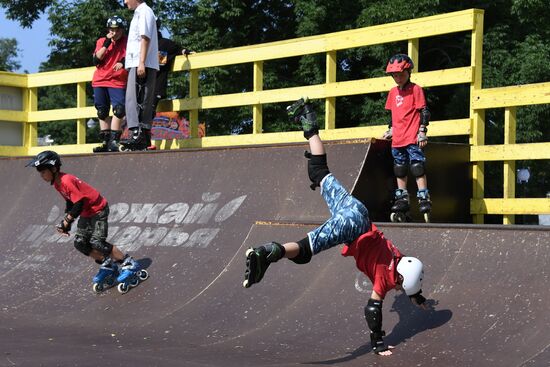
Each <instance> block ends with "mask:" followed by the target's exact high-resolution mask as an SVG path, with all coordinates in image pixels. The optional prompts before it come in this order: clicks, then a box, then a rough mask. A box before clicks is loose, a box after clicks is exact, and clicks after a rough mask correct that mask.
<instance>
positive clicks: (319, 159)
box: [304, 152, 330, 190]
mask: <svg viewBox="0 0 550 367" xmlns="http://www.w3.org/2000/svg"><path fill="white" fill-rule="evenodd" d="M304 155H305V157H306V158H308V162H307V174H308V176H309V179H310V180H311V182H312V183H311V185H310V187H311V189H312V190H315V188H316V187H319V186H320V185H321V181H322V180H323V178H325V176H326V175H328V174H329V173H330V171H329V169H328V165H327V155H326V154H321V155H314V154H311V153H310V152H305V154H304Z"/></svg>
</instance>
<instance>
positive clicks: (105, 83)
mask: <svg viewBox="0 0 550 367" xmlns="http://www.w3.org/2000/svg"><path fill="white" fill-rule="evenodd" d="M105 39H106V38H105V37H101V38H100V39H98V40H97V41H96V44H95V51H94V54H95V53H96V52H97V51H98V50H99V49H100V48H101V47H103V42H105ZM126 42H127V38H126V36H122V37H121V38H120V39H119V40H118V41H113V42H111V44H110V45H109V48H107V50H106V51H105V54H104V55H103V59H102V60H101V63H100V64H99V65H97V67H96V69H95V71H94V76H93V78H92V87H107V88H126V82H127V80H128V72H127V71H126V69H124V64H123V65H122V69H120V70H117V71H115V70H113V68H114V67H115V64H116V63H117V62H119V61H122V59H124V57H125V56H126Z"/></svg>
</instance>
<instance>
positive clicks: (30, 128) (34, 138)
mask: <svg viewBox="0 0 550 367" xmlns="http://www.w3.org/2000/svg"><path fill="white" fill-rule="evenodd" d="M23 110H24V111H25V112H26V113H27V114H28V113H29V112H33V111H37V110H38V88H28V89H26V91H25V93H24V98H23ZM28 120H29V119H28V118H27V121H28ZM24 135H25V137H24V145H25V148H26V149H27V150H28V149H29V148H31V147H35V146H37V145H38V123H37V122H27V123H25V129H24Z"/></svg>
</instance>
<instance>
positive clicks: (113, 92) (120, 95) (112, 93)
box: [94, 87, 126, 108]
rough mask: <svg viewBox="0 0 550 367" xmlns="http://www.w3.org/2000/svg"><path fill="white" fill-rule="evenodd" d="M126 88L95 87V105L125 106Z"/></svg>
mask: <svg viewBox="0 0 550 367" xmlns="http://www.w3.org/2000/svg"><path fill="white" fill-rule="evenodd" d="M125 98H126V89H124V88H108V87H95V88H94V105H95V106H96V108H98V107H99V106H123V107H124V103H125V102H126V99H125Z"/></svg>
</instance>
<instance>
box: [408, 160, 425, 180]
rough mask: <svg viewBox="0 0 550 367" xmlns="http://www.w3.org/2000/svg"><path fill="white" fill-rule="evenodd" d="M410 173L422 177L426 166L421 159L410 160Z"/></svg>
mask: <svg viewBox="0 0 550 367" xmlns="http://www.w3.org/2000/svg"><path fill="white" fill-rule="evenodd" d="M411 173H412V174H413V176H414V177H422V176H424V174H425V173H426V166H425V164H424V162H422V161H413V162H411Z"/></svg>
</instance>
